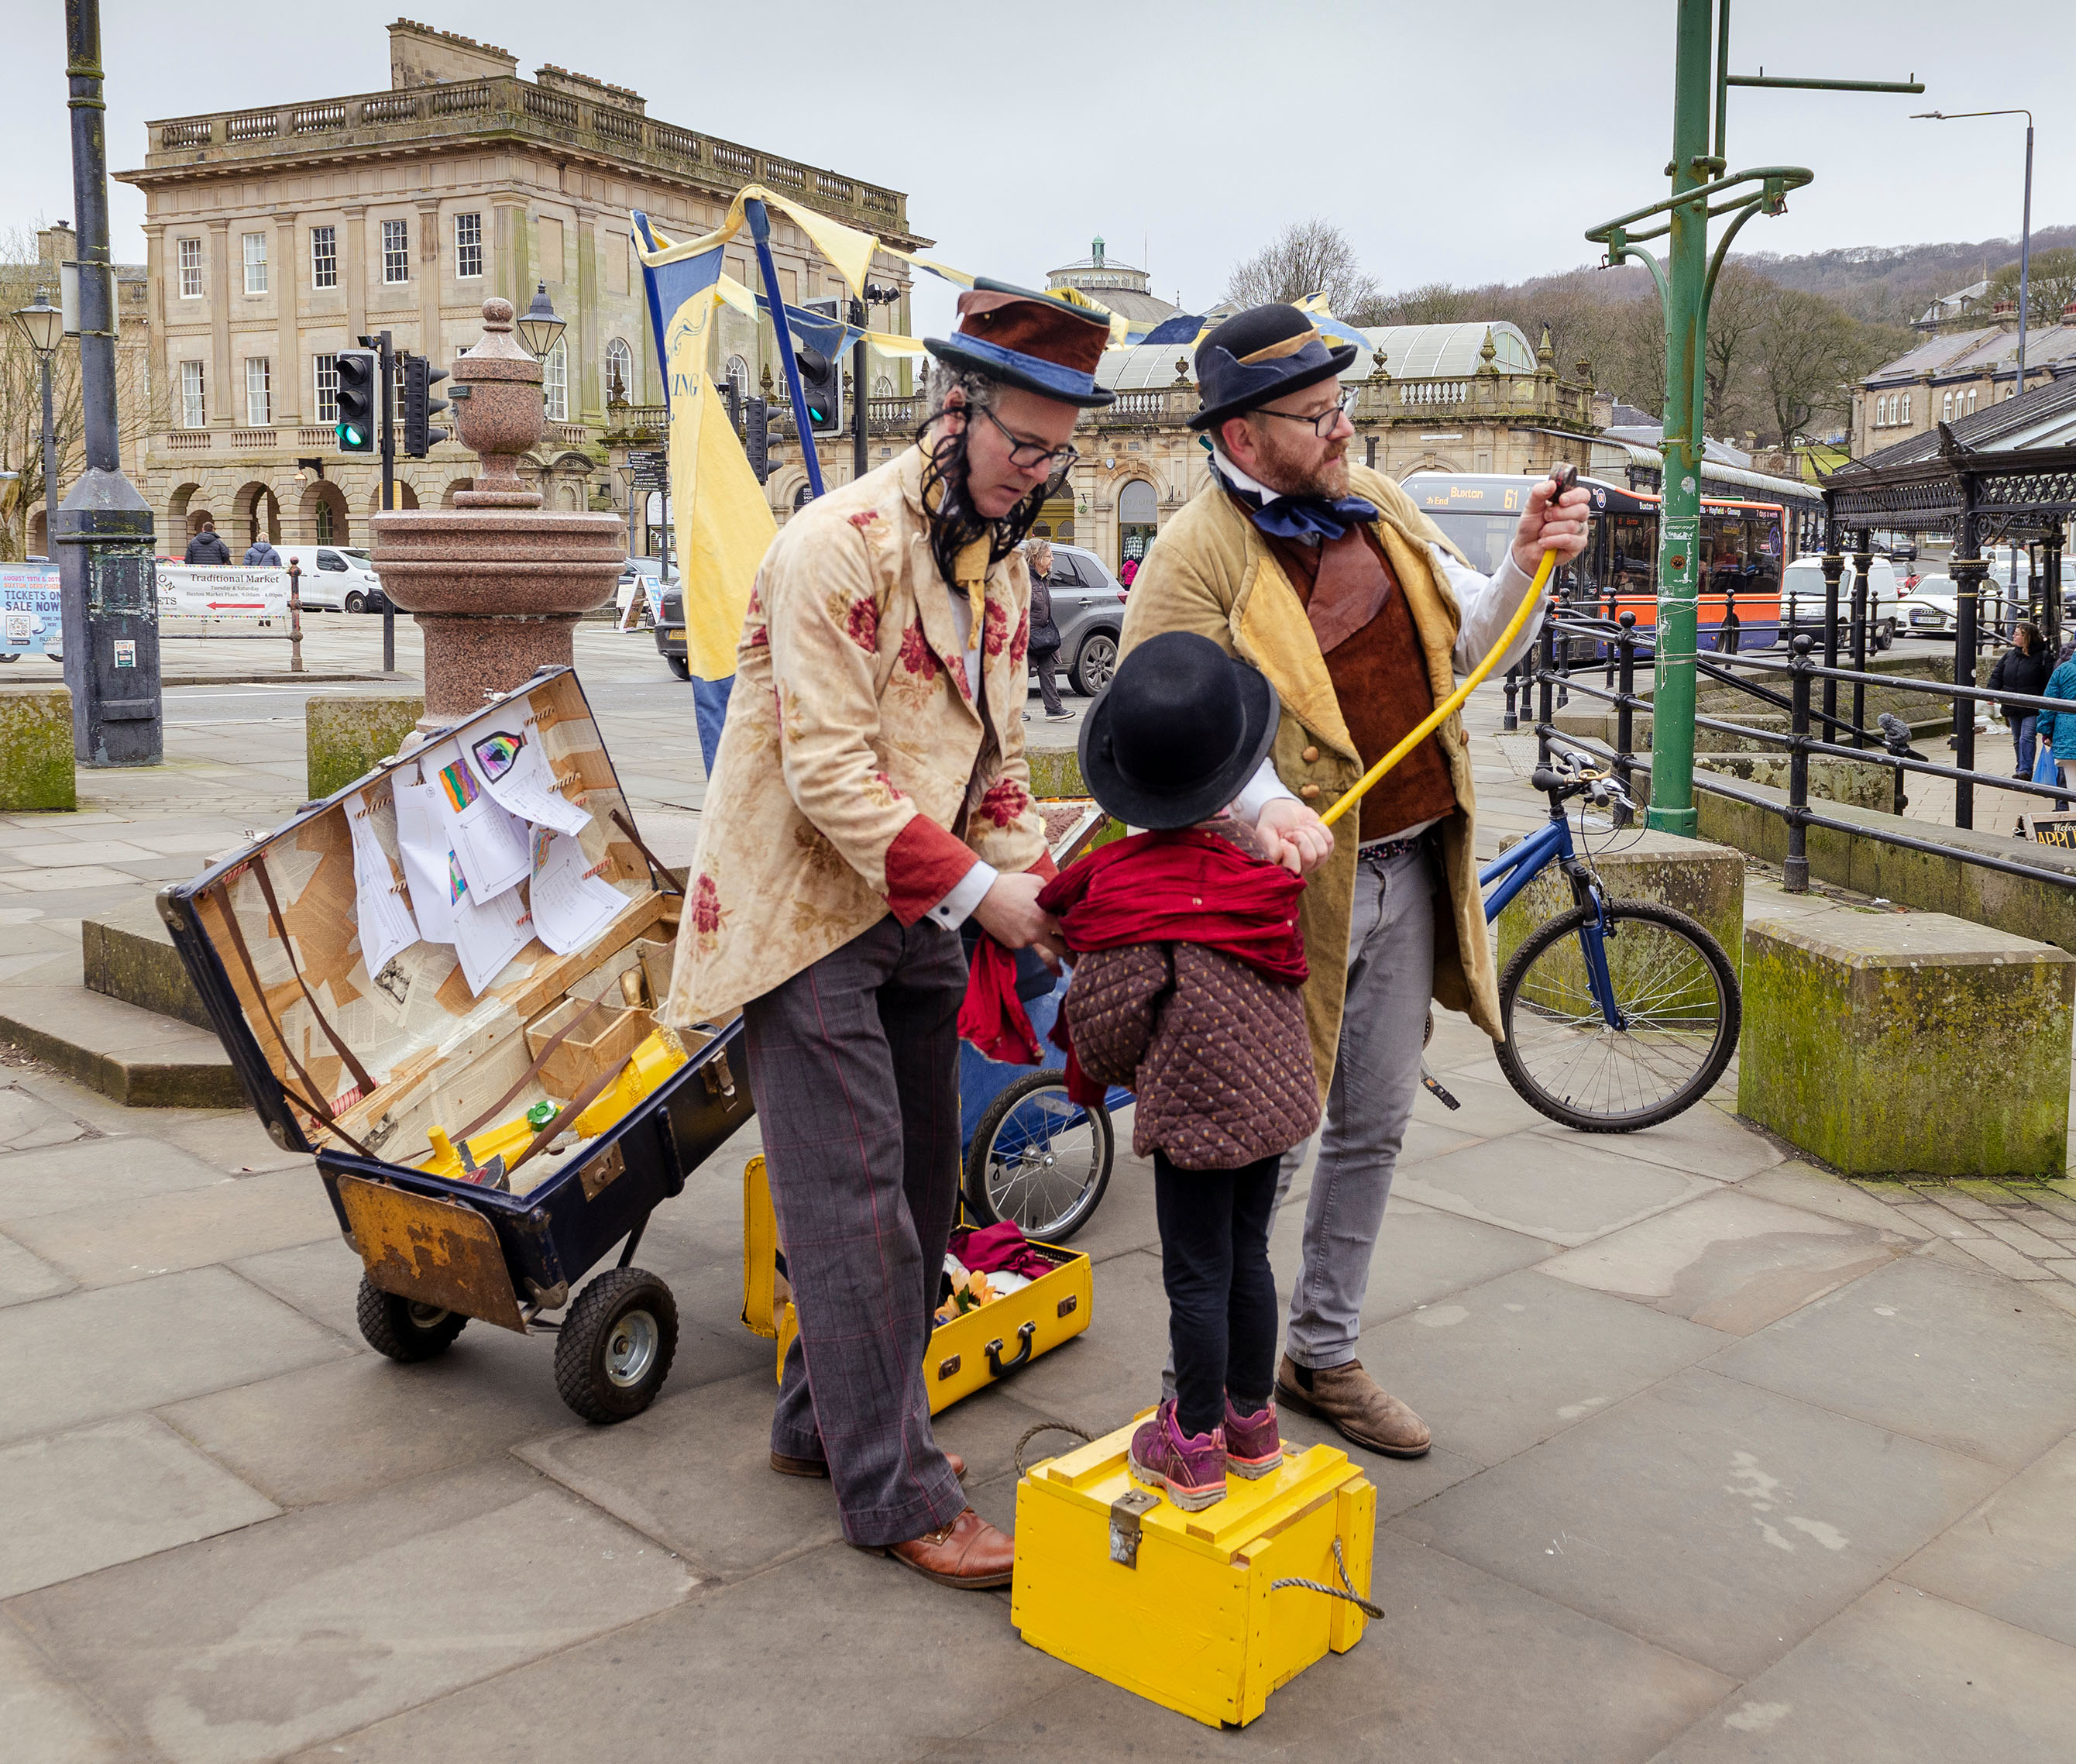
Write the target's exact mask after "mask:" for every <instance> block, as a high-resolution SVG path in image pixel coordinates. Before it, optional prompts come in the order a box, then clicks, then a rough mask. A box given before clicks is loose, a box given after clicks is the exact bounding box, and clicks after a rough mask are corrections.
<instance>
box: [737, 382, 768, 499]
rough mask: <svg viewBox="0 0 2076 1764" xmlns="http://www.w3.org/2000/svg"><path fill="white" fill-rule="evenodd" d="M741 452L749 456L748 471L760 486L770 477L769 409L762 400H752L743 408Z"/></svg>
mask: <svg viewBox="0 0 2076 1764" xmlns="http://www.w3.org/2000/svg"><path fill="white" fill-rule="evenodd" d="M742 450H743V451H744V452H745V453H746V454H749V469H750V470H751V471H754V472H755V473H756V474H757V481H758V483H759V484H762V483H763V482H764V481H765V479H767V478H769V477H770V475H771V407H770V405H767V404H766V403H765V401H763V400H762V398H752V399H750V400H749V401H748V402H747V403H746V404H745V405H744V406H743V409H742Z"/></svg>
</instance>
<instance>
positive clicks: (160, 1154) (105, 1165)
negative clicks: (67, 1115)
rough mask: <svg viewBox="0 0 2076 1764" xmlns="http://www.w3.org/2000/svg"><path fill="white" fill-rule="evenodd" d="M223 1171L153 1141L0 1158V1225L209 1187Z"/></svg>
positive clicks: (96, 1143) (91, 1142) (100, 1140)
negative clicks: (83, 1208)
mask: <svg viewBox="0 0 2076 1764" xmlns="http://www.w3.org/2000/svg"><path fill="white" fill-rule="evenodd" d="M222 1180H223V1172H222V1171H221V1170H218V1169H214V1168H211V1167H210V1165H209V1164H205V1163H203V1162H202V1161H201V1159H199V1158H197V1157H194V1156H191V1155H190V1154H189V1153H188V1152H183V1151H181V1150H179V1149H178V1148H176V1147H173V1146H170V1145H167V1144H165V1143H163V1142H161V1141H160V1140H156V1139H144V1138H141V1137H137V1138H115V1137H111V1136H97V1137H96V1138H93V1139H80V1140H75V1141H73V1143H71V1144H69V1145H57V1146H47V1147H42V1148H38V1149H37V1150H35V1151H32V1152H10V1153H8V1154H6V1155H5V1156H0V1225H5V1226H8V1227H9V1228H10V1230H11V1229H12V1228H13V1227H15V1226H19V1225H22V1224H23V1223H24V1222H27V1221H29V1220H32V1219H36V1218H43V1217H44V1216H46V1215H47V1214H54V1213H69V1212H74V1211H77V1210H78V1209H80V1208H82V1207H101V1206H110V1207H119V1206H128V1205H134V1204H135V1203H136V1202H139V1201H140V1200H143V1199H145V1198H147V1197H151V1196H153V1195H162V1194H172V1193H182V1192H192V1191H193V1190H195V1189H210V1188H214V1186H215V1185H217V1184H218V1183H219V1182H221V1181H222Z"/></svg>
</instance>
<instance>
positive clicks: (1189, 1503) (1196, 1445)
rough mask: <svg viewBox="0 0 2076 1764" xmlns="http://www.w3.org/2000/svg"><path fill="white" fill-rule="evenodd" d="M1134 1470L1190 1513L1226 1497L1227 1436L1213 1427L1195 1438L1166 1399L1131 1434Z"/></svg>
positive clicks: (1135, 1473) (1139, 1476)
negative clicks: (1182, 1424) (1178, 1421)
mask: <svg viewBox="0 0 2076 1764" xmlns="http://www.w3.org/2000/svg"><path fill="white" fill-rule="evenodd" d="M1130 1457H1131V1473H1132V1475H1133V1476H1136V1477H1137V1478H1138V1479H1139V1480H1140V1481H1141V1482H1150V1483H1152V1484H1154V1486H1155V1487H1156V1488H1165V1489H1166V1490H1167V1491H1168V1498H1169V1500H1172V1501H1173V1502H1174V1503H1175V1505H1177V1506H1178V1507H1180V1508H1181V1509H1183V1510H1184V1511H1185V1512H1188V1513H1195V1512H1197V1511H1198V1510H1199V1509H1202V1508H1204V1507H1208V1506H1211V1505H1214V1504H1215V1503H1217V1502H1219V1501H1221V1500H1224V1499H1225V1497H1226V1434H1225V1429H1224V1428H1223V1427H1214V1428H1213V1429H1212V1430H1210V1432H1209V1433H1207V1434H1196V1435H1194V1437H1193V1436H1191V1435H1190V1434H1185V1433H1184V1432H1183V1431H1182V1430H1181V1427H1180V1426H1179V1425H1178V1424H1177V1422H1176V1420H1175V1405H1174V1404H1173V1402H1172V1401H1170V1402H1165V1403H1163V1404H1161V1405H1160V1407H1159V1408H1158V1409H1156V1410H1155V1411H1154V1412H1153V1417H1152V1420H1150V1421H1147V1422H1142V1423H1141V1424H1140V1427H1139V1430H1138V1431H1137V1432H1136V1433H1135V1434H1132V1436H1131V1454H1130Z"/></svg>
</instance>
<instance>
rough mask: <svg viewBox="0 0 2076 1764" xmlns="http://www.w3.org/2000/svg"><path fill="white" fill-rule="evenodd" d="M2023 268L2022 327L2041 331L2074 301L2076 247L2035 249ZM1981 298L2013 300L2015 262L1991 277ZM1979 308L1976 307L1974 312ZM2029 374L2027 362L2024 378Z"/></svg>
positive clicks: (2016, 267) (1993, 302)
mask: <svg viewBox="0 0 2076 1764" xmlns="http://www.w3.org/2000/svg"><path fill="white" fill-rule="evenodd" d="M2026 268H2027V272H2028V273H2027V277H2026V291H2025V292H2026V298H2025V305H2026V314H2025V317H2026V327H2027V329H2028V330H2045V329H2046V328H2047V327H2048V326H2049V325H2052V324H2053V323H2054V322H2056V320H2057V319H2058V318H2060V317H2061V309H2062V308H2063V307H2065V306H2066V305H2068V304H2069V303H2070V301H2072V300H2076V247H2070V246H2066V245H2064V246H2061V247H2057V248H2055V249H2053V250H2049V251H2035V252H2034V253H2033V254H2032V262H2031V263H2030V264H2028V265H2027V266H2026ZM2017 298H2018V265H2017V264H2016V263H2011V264H2005V265H2004V266H2003V268H2002V269H2000V270H1999V271H1998V272H1996V273H1995V275H1993V276H1991V278H1990V285H1989V287H1988V288H1987V289H1986V290H1985V291H1984V293H1983V299H1984V300H1985V301H1988V302H1990V303H1991V304H1992V305H1994V304H1995V302H1996V301H2000V300H2008V301H2016V299H2017ZM1976 310H1977V311H1978V312H1980V311H1981V310H1982V308H1981V307H1978V308H1976ZM2031 377H2032V375H2031V371H2030V364H2028V374H2027V378H2028V379H2030V378H2031Z"/></svg>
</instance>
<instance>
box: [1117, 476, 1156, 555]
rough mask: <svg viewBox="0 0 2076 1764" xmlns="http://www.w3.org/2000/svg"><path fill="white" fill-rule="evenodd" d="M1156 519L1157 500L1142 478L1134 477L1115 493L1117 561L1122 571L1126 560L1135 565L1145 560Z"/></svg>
mask: <svg viewBox="0 0 2076 1764" xmlns="http://www.w3.org/2000/svg"><path fill="white" fill-rule="evenodd" d="M1159 521H1160V499H1159V498H1158V497H1157V496H1155V495H1154V493H1153V486H1152V484H1148V482H1147V481H1146V480H1145V479H1144V478H1134V479H1132V480H1131V482H1130V483H1129V484H1126V485H1124V486H1123V488H1121V489H1119V492H1118V493H1117V527H1118V538H1117V561H1118V565H1119V568H1122V567H1123V566H1124V564H1125V563H1126V562H1127V561H1131V562H1136V561H1138V560H1139V559H1141V558H1144V557H1145V555H1146V550H1147V547H1148V546H1150V545H1152V543H1153V538H1154V534H1155V533H1156V531H1157V530H1158V523H1159Z"/></svg>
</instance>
